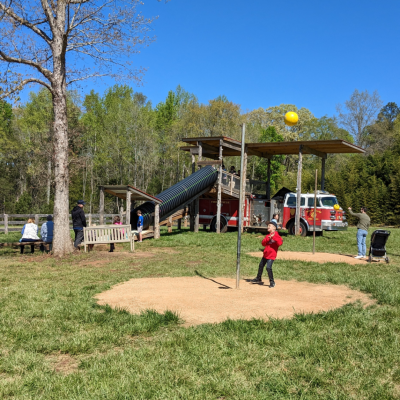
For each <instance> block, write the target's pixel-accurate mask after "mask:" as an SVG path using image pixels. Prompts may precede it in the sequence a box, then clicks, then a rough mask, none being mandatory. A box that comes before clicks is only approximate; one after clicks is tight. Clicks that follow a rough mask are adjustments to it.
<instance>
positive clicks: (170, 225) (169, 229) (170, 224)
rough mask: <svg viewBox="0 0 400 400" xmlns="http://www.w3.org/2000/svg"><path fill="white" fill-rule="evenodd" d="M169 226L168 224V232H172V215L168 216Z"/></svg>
mask: <svg viewBox="0 0 400 400" xmlns="http://www.w3.org/2000/svg"><path fill="white" fill-rule="evenodd" d="M167 226H168V233H171V232H172V215H171V216H169V217H168V222H167Z"/></svg>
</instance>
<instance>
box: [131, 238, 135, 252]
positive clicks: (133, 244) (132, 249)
mask: <svg viewBox="0 0 400 400" xmlns="http://www.w3.org/2000/svg"><path fill="white" fill-rule="evenodd" d="M131 251H135V239H134V236H132V239H131Z"/></svg>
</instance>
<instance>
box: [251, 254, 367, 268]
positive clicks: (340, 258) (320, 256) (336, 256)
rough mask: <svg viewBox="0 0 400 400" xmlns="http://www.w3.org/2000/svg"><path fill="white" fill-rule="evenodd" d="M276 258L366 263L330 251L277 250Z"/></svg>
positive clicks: (254, 255) (347, 255) (355, 263)
mask: <svg viewBox="0 0 400 400" xmlns="http://www.w3.org/2000/svg"><path fill="white" fill-rule="evenodd" d="M248 254H249V255H250V256H253V257H257V258H261V257H262V256H263V253H262V252H261V251H257V252H254V253H248ZM277 259H278V260H298V261H313V262H317V263H320V264H325V263H327V262H333V263H347V264H351V265H357V264H368V259H367V258H365V259H355V258H354V255H351V254H332V253H315V254H313V253H311V252H305V251H278V256H277Z"/></svg>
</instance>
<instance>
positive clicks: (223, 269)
mask: <svg viewBox="0 0 400 400" xmlns="http://www.w3.org/2000/svg"><path fill="white" fill-rule="evenodd" d="M372 231H373V229H372V228H371V232H372ZM355 232H356V230H355V229H354V228H352V229H349V231H347V232H330V233H325V234H324V236H323V237H317V251H321V252H332V253H339V252H341V253H353V254H355V253H356V238H355ZM259 236H260V235H258V234H244V235H243V238H242V244H243V246H242V252H243V256H242V276H243V277H254V276H255V273H256V271H257V266H258V260H257V259H255V258H253V257H250V256H247V255H246V253H247V252H251V251H257V250H261V245H260V242H261V238H260V237H259ZM19 237H20V236H19V234H14V233H13V234H9V235H8V236H7V237H5V235H4V234H0V242H5V241H15V240H18V239H19ZM236 237H237V234H236V233H234V232H230V233H227V234H223V235H216V234H212V233H208V232H200V233H199V234H193V233H191V232H188V231H183V232H182V233H179V234H178V233H177V231H174V232H173V233H172V234H167V233H166V232H165V231H164V233H163V235H162V237H161V239H160V240H159V241H155V240H147V241H145V242H144V243H142V244H141V246H139V244H137V249H140V250H141V251H144V252H146V253H148V254H152V255H153V257H142V258H138V257H137V255H135V254H133V255H126V256H125V257H118V259H114V260H112V259H110V258H108V253H105V252H101V251H94V252H92V253H89V254H77V255H71V256H70V257H68V258H66V259H62V260H58V259H54V258H53V257H52V256H49V255H41V254H40V252H39V251H37V252H35V254H34V255H31V254H30V253H29V246H28V247H27V248H26V250H25V252H26V254H25V255H24V256H20V255H19V254H18V250H17V249H11V248H8V247H6V248H3V249H0V291H1V292H0V339H1V340H0V398H1V399H118V400H119V399H241V400H242V399H379V400H381V399H399V398H400V363H399V359H400V343H399V337H400V285H399V283H400V279H399V278H400V231H399V230H395V229H393V230H392V234H391V237H390V239H389V242H388V246H387V249H388V253H389V256H390V258H391V263H390V264H386V263H379V264H378V263H375V264H371V265H370V264H365V265H354V266H351V265H348V264H332V263H327V264H317V263H311V262H310V263H306V262H300V261H298V262H297V261H295V262H294V261H278V262H276V263H275V264H274V273H275V276H276V278H277V279H296V280H299V281H309V282H323V283H324V282H329V283H333V284H345V285H347V286H348V287H351V288H353V289H358V290H361V291H363V292H366V293H369V294H371V295H372V297H373V298H375V299H376V300H377V303H376V305H373V306H370V307H368V308H362V307H361V306H360V305H359V304H353V305H348V306H345V307H343V308H340V309H337V310H334V311H330V312H326V313H319V314H312V315H303V314H298V315H296V317H295V318H293V319H290V320H289V319H287V320H271V321H268V322H264V321H260V320H253V321H230V320H228V321H226V322H224V323H221V324H215V325H212V324H206V325H201V326H197V327H192V328H183V327H182V326H181V322H182V321H181V320H180V317H179V315H176V314H175V313H173V312H166V313H165V314H162V315H160V314H157V313H155V312H153V311H151V310H148V311H147V312H144V313H142V314H141V315H130V314H128V313H127V312H125V311H124V310H112V309H111V308H109V307H107V306H98V305H97V304H96V302H95V301H94V299H93V296H94V295H95V294H96V293H99V292H102V291H104V290H106V289H108V288H110V287H111V286H112V285H115V284H117V283H119V282H124V281H126V280H129V279H131V278H140V277H152V276H154V277H159V276H193V275H196V274H201V275H204V276H207V277H217V276H227V277H234V275H235V264H236ZM126 248H127V247H126ZM311 249H312V238H311V237H307V238H298V237H284V246H283V248H282V250H287V251H290V250H292V251H311Z"/></svg>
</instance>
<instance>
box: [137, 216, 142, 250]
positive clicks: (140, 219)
mask: <svg viewBox="0 0 400 400" xmlns="http://www.w3.org/2000/svg"><path fill="white" fill-rule="evenodd" d="M137 216H138V220H137V231H138V233H139V243H141V242H142V231H143V217H142V212H141V211H140V210H138V212H137Z"/></svg>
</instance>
